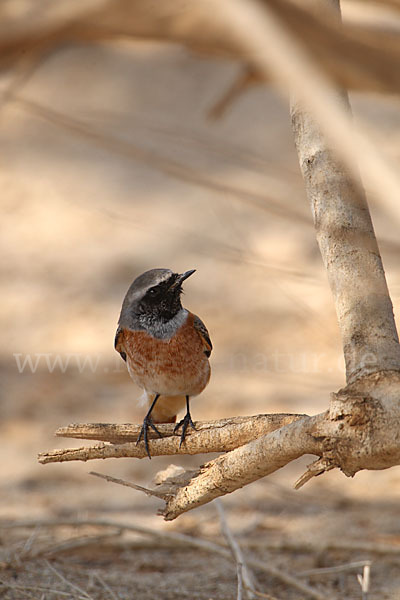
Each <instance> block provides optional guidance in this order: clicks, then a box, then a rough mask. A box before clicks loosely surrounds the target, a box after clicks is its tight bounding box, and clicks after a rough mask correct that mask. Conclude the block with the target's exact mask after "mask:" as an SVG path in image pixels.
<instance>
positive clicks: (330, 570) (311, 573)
mask: <svg viewBox="0 0 400 600" xmlns="http://www.w3.org/2000/svg"><path fill="white" fill-rule="evenodd" d="M371 564H372V562H371V561H370V560H360V561H357V562H351V563H347V564H345V565H337V566H335V567H324V568H322V569H309V570H308V571H301V572H300V573H297V577H318V576H319V575H331V574H334V573H343V572H345V571H354V570H356V569H359V568H360V567H363V568H364V567H367V566H368V567H370V566H371Z"/></svg>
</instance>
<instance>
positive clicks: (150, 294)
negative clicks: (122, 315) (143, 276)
mask: <svg viewBox="0 0 400 600" xmlns="http://www.w3.org/2000/svg"><path fill="white" fill-rule="evenodd" d="M147 293H148V295H149V296H157V294H158V291H157V290H156V288H151V289H150V290H149V291H148V292H147Z"/></svg>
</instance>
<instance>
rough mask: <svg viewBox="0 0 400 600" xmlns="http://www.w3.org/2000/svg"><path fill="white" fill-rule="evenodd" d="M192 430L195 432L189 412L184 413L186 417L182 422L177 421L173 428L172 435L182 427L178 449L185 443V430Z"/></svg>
mask: <svg viewBox="0 0 400 600" xmlns="http://www.w3.org/2000/svg"><path fill="white" fill-rule="evenodd" d="M189 425H190V427H191V428H192V429H194V430H195V431H197V429H196V427H195V425H194V423H193V421H192V417H191V415H190V412H189V411H188V412H187V413H186V415H185V416H184V417H183V419H182V421H179V423H177V424H176V425H175V427H174V433H175V432H176V431H178V429H179V427H182V433H181V441H180V442H179V448H180V447H181V446H182V444H183V442H184V441H185V436H186V430H187V428H188V427H189Z"/></svg>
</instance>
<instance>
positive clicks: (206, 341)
mask: <svg viewBox="0 0 400 600" xmlns="http://www.w3.org/2000/svg"><path fill="white" fill-rule="evenodd" d="M193 325H194V328H195V329H196V331H197V332H198V334H199V336H200V338H201V341H202V342H203V345H204V354H205V355H206V356H207V357H209V356H210V355H211V350H212V348H213V345H212V343H211V340H210V334H209V333H208V331H207V327H206V326H205V325H204V323H203V321H202V320H201V319H200V317H198V316H197V315H194V321H193Z"/></svg>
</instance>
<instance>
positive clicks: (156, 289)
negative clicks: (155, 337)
mask: <svg viewBox="0 0 400 600" xmlns="http://www.w3.org/2000/svg"><path fill="white" fill-rule="evenodd" d="M194 272H195V269H192V270H191V271H186V272H185V273H174V272H173V271H171V270H170V269H151V270H150V271H146V272H145V273H142V275H139V277H137V278H136V279H135V280H134V282H133V283H132V285H131V286H130V288H129V290H128V291H127V294H126V296H125V299H124V302H123V304H122V310H121V317H120V324H121V325H128V326H129V323H131V322H132V321H135V322H137V323H140V324H142V325H145V324H146V323H147V324H149V325H150V324H152V323H155V322H157V321H158V322H163V323H166V322H167V321H169V320H171V319H172V318H173V317H174V316H175V315H176V314H177V313H178V312H179V311H180V310H181V309H182V304H181V293H182V283H183V282H184V281H185V279H187V278H188V277H190V276H191V275H193V273H194Z"/></svg>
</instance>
